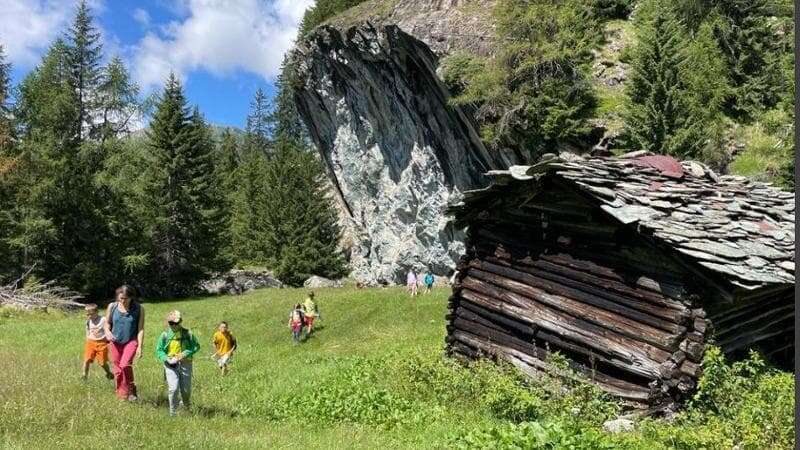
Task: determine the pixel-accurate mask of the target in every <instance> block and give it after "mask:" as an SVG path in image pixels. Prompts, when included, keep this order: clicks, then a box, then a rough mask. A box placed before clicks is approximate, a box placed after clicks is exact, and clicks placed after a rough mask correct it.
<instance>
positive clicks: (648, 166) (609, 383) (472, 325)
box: [447, 152, 794, 407]
mask: <svg viewBox="0 0 800 450" xmlns="http://www.w3.org/2000/svg"><path fill="white" fill-rule="evenodd" d="M488 175H489V176H491V177H493V184H492V185H491V186H489V187H488V188H486V189H482V190H477V191H470V192H467V193H465V194H464V198H463V201H461V202H460V203H458V204H456V205H453V206H452V207H451V209H450V211H449V213H450V214H452V215H453V216H454V217H455V221H456V225H457V226H458V227H459V228H464V227H466V228H467V240H466V253H465V255H463V256H462V258H461V259H460V261H459V263H458V267H457V270H458V272H457V276H456V277H455V283H454V285H453V295H452V297H451V298H450V302H449V312H448V315H447V331H448V333H447V349H448V352H449V353H450V354H452V355H454V356H459V357H467V358H475V357H479V356H488V357H493V358H497V359H503V360H506V361H508V362H511V363H512V364H514V365H515V366H517V367H519V368H520V369H522V370H523V371H525V372H527V373H529V374H531V375H535V374H537V373H539V371H555V370H557V369H556V368H554V367H552V366H551V365H549V364H548V362H547V361H548V360H549V358H548V354H549V353H550V352H556V351H558V352H560V353H562V354H563V355H565V356H566V357H567V358H568V360H569V361H570V364H571V365H572V367H573V368H574V369H576V370H577V371H578V372H581V373H583V374H585V375H586V376H587V377H589V378H590V379H591V380H592V381H593V382H594V383H595V384H597V385H598V386H599V387H601V388H602V389H604V390H605V391H607V392H609V393H611V394H613V395H615V396H617V397H619V398H621V399H624V400H626V401H628V402H630V403H632V404H633V405H635V406H640V407H663V406H665V405H674V404H675V403H676V402H679V401H681V399H683V398H685V397H686V396H687V394H689V393H691V391H692V390H693V389H694V388H695V386H696V380H697V377H698V376H699V374H700V370H701V360H702V357H703V353H704V350H705V347H706V345H707V344H709V343H712V344H714V345H717V346H719V347H721V348H722V349H723V351H724V352H725V353H726V354H727V355H729V356H732V357H734V358H735V357H739V356H741V355H743V354H746V353H747V350H748V349H750V348H757V349H759V350H761V351H762V352H763V354H764V355H766V356H767V357H770V358H772V359H774V360H776V361H778V362H779V363H784V364H786V363H792V361H793V352H794V194H793V193H790V192H785V191H782V190H779V189H777V188H774V187H771V186H769V185H766V184H763V183H758V182H754V181H750V180H748V179H746V178H744V177H736V176H717V175H716V174H715V173H714V172H712V171H711V170H709V169H708V168H707V167H705V166H703V165H701V164H699V163H696V162H682V163H681V162H678V161H676V160H675V159H672V158H670V157H667V156H659V155H649V154H643V153H642V152H637V153H632V154H629V155H625V156H623V157H621V158H600V157H586V158H579V157H574V156H573V157H570V158H566V157H565V156H564V157H561V158H559V157H555V156H552V157H551V158H549V159H547V160H545V161H543V162H541V163H539V164H537V165H534V166H514V167H511V168H510V169H509V170H507V171H492V172H489V173H488Z"/></svg>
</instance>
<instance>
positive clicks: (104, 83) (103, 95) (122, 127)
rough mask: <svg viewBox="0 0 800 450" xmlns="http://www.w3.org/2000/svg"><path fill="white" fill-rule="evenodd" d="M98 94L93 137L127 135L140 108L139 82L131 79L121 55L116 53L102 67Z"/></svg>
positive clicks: (102, 139)
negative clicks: (137, 83)
mask: <svg viewBox="0 0 800 450" xmlns="http://www.w3.org/2000/svg"><path fill="white" fill-rule="evenodd" d="M96 96H97V106H98V109H99V111H98V114H99V117H97V119H98V122H97V124H96V127H95V129H94V136H92V137H95V138H99V139H100V140H101V141H102V142H105V141H107V140H108V139H111V138H115V137H119V136H124V135H128V134H129V133H130V130H131V126H132V125H133V124H132V121H133V120H134V118H135V115H136V114H137V112H138V111H139V101H138V97H139V86H137V85H136V83H134V82H133V81H132V80H131V77H130V74H129V73H128V69H127V68H126V67H125V64H124V63H123V62H122V60H121V59H120V58H119V57H114V58H113V59H112V60H111V61H110V62H109V63H108V65H107V66H106V67H104V68H103V70H102V73H101V76H100V79H99V84H98V86H97V91H96Z"/></svg>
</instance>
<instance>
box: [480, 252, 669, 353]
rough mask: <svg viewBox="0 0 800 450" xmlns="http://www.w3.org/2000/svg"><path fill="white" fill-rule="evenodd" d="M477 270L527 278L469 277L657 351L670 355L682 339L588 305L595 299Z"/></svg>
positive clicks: (541, 284)
mask: <svg viewBox="0 0 800 450" xmlns="http://www.w3.org/2000/svg"><path fill="white" fill-rule="evenodd" d="M476 266H478V267H486V268H487V269H491V270H494V271H496V272H505V273H507V274H508V275H509V276H517V277H518V278H525V279H526V283H521V282H518V281H515V280H513V279H508V278H505V277H503V276H500V275H497V274H494V273H490V272H486V271H483V270H479V269H471V270H470V273H469V276H470V277H471V278H473V277H474V278H477V279H479V280H482V281H485V282H488V283H492V284H493V285H495V286H498V287H501V288H503V289H506V290H508V291H510V292H514V293H516V294H519V295H524V296H525V297H526V298H528V299H531V300H535V301H537V302H539V303H542V304H544V305H548V306H550V307H552V308H555V309H557V310H560V311H563V312H565V313H567V314H570V315H571V316H573V317H576V318H577V317H581V318H583V320H585V321H589V322H592V323H594V324H595V325H597V326H600V327H603V328H607V329H609V330H612V331H614V332H616V333H618V334H620V335H622V336H626V337H629V338H631V339H635V340H638V341H643V342H647V343H650V344H652V345H654V346H656V347H659V348H662V349H664V350H667V351H669V352H670V353H671V352H672V351H674V350H675V349H676V348H675V347H676V345H677V343H678V341H679V339H680V335H675V334H670V333H668V332H666V331H663V330H659V329H657V328H654V327H651V326H649V325H645V324H642V323H639V322H636V321H635V320H632V319H629V318H628V317H625V316H622V315H618V314H613V313H612V312H609V311H607V310H604V309H601V308H598V307H595V306H592V304H591V303H589V301H592V302H594V303H598V302H599V301H595V300H594V299H590V300H588V301H587V302H583V301H578V300H574V299H572V298H569V297H567V296H563V295H556V294H549V293H547V292H545V291H544V290H543V289H541V288H539V287H538V286H536V287H535V286H533V285H532V284H533V283H536V284H538V285H539V286H548V285H547V284H546V283H539V282H538V281H537V280H533V279H530V278H528V277H526V276H524V275H518V274H514V273H512V272H514V271H513V269H506V268H499V267H498V266H494V265H492V264H488V263H480V265H478V264H476ZM474 267H475V266H474ZM550 287H551V289H552V290H556V287H555V286H550ZM567 292H568V294H572V295H576V296H577V295H580V294H579V293H576V292H571V291H567ZM584 299H586V296H582V298H581V299H580V300H584Z"/></svg>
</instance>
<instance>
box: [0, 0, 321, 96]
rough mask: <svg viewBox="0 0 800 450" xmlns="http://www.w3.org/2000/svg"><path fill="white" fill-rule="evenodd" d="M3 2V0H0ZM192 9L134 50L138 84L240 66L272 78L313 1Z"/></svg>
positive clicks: (202, 1)
mask: <svg viewBox="0 0 800 450" xmlns="http://www.w3.org/2000/svg"><path fill="white" fill-rule="evenodd" d="M0 1H2V0H0ZM183 3H185V7H186V11H187V14H186V15H185V17H183V18H181V19H180V20H176V21H173V22H170V23H169V24H167V25H165V26H163V27H162V28H161V30H160V31H159V32H156V31H151V32H149V33H147V35H146V36H145V37H144V38H142V40H141V41H140V42H139V43H138V45H137V46H136V49H135V51H134V58H133V59H134V61H133V68H134V70H133V72H134V74H135V78H136V80H137V81H138V82H139V84H140V85H141V86H142V87H143V88H145V89H149V88H152V87H154V86H160V85H161V84H162V83H163V82H164V80H165V79H166V77H167V75H168V74H169V72H170V71H174V72H176V73H177V74H178V75H180V76H182V77H185V76H186V74H187V73H188V72H191V71H194V70H207V71H209V72H211V73H213V74H215V75H220V76H224V75H227V74H231V73H233V72H235V71H237V70H243V71H246V72H250V73H254V74H257V75H260V76H262V77H264V78H272V77H274V76H275V75H277V73H278V69H279V67H280V63H281V60H282V59H283V54H284V53H285V52H286V51H287V50H288V49H289V48H290V46H291V44H292V41H293V39H294V38H295V36H296V34H297V25H298V24H299V22H300V19H301V18H302V16H303V12H304V11H305V10H306V8H308V7H309V6H311V5H312V4H313V0H266V1H265V0H184V1H183Z"/></svg>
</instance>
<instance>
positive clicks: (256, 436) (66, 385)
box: [0, 289, 447, 448]
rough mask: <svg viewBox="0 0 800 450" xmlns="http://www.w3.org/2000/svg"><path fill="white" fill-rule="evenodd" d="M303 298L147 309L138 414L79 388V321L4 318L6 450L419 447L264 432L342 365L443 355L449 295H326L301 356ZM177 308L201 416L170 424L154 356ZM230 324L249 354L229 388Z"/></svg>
mask: <svg viewBox="0 0 800 450" xmlns="http://www.w3.org/2000/svg"><path fill="white" fill-rule="evenodd" d="M303 295H304V292H303V291H301V290H262V291H258V292H255V293H251V294H247V295H244V296H241V297H221V298H214V299H192V300H186V301H181V302H172V303H148V304H146V306H145V309H146V312H147V317H148V320H147V324H146V333H145V340H146V342H145V350H146V352H145V355H144V357H143V358H142V360H140V361H139V362H137V363H136V366H135V370H136V377H137V384H138V386H139V389H140V395H141V397H142V400H143V402H142V404H139V405H129V404H121V403H119V402H118V401H117V400H116V399H115V397H114V394H113V389H112V385H111V384H110V383H111V382H109V381H106V380H105V379H104V378H102V376H101V371H100V370H99V369H98V368H96V367H95V366H93V367H92V372H91V373H90V378H91V379H90V381H89V382H88V383H87V384H84V383H83V382H81V381H80V380H79V371H80V364H81V361H80V359H81V352H82V345H83V328H82V326H83V325H82V324H83V321H82V319H81V316H60V315H49V316H40V315H32V316H30V317H29V318H25V320H20V319H17V318H10V319H9V318H6V319H1V318H0V361H3V370H0V443H1V444H2V445H0V447H7V448H31V447H37V448H43V447H56V446H58V447H61V448H84V447H86V446H87V445H91V446H92V447H97V448H107V447H111V446H112V445H113V446H115V447H122V448H134V447H141V446H146V447H150V446H156V445H170V446H177V447H190V446H195V447H200V448H210V447H217V448H254V447H257V448H376V447H387V448H395V447H407V446H413V445H414V444H413V442H409V441H408V440H407V439H401V435H400V434H399V433H395V434H392V433H383V432H376V431H374V430H371V429H368V428H365V427H360V426H356V425H353V426H350V425H332V426H331V425H325V426H320V425H317V424H297V423H286V422H281V421H267V420H268V410H269V406H268V405H269V403H270V398H271V397H272V396H279V395H283V394H285V393H287V392H298V393H300V392H302V391H304V390H307V389H311V388H312V387H313V384H314V380H315V379H319V378H320V377H323V376H324V375H325V374H326V373H330V372H331V371H335V370H337V366H338V365H339V364H340V363H341V361H340V359H339V358H337V357H339V356H355V355H358V356H364V357H376V356H379V355H383V354H386V353H388V352H391V351H393V350H398V351H402V350H405V349H409V348H413V347H418V346H423V347H425V348H429V349H430V351H439V350H440V349H441V347H442V344H443V336H444V329H443V325H442V323H443V321H442V320H441V318H442V317H443V314H444V311H445V298H446V295H447V294H446V292H445V290H444V289H438V290H437V291H436V292H435V293H434V294H433V295H429V296H421V297H420V298H419V300H417V301H415V302H412V301H409V300H408V298H407V297H406V296H405V295H403V293H402V291H401V290H399V289H387V290H364V291H355V290H351V289H340V290H329V291H326V290H320V291H319V292H318V298H319V304H320V309H321V311H322V314H323V318H324V321H322V322H320V324H321V325H322V327H321V328H320V330H319V333H318V335H317V336H315V337H313V338H312V339H310V340H309V341H308V342H307V343H305V344H304V345H301V346H299V347H294V346H292V344H291V338H290V332H289V330H288V329H287V328H286V325H285V319H286V317H287V315H288V311H289V310H290V309H291V306H292V305H293V303H294V302H297V301H300V300H301V299H302V297H303ZM172 308H179V309H181V311H182V312H183V313H184V316H185V317H186V319H185V322H186V325H187V326H188V327H190V328H191V329H193V330H194V331H195V333H197V335H198V337H199V339H200V341H201V346H202V349H201V351H200V353H199V356H198V357H197V358H196V361H195V378H194V382H195V385H194V386H195V387H194V401H195V405H196V406H197V408H198V411H197V414H195V415H193V416H184V417H180V418H178V419H177V420H170V419H169V418H168V417H167V414H166V413H167V410H166V405H165V401H166V398H165V395H164V391H165V388H164V386H163V383H162V371H161V370H160V367H159V364H158V362H157V361H156V359H155V356H154V355H153V353H154V350H153V347H154V340H155V338H156V337H157V335H158V333H160V331H161V330H162V328H163V317H164V316H165V314H166V312H167V311H168V310H170V309H172ZM223 319H224V320H227V321H229V322H230V324H231V327H232V331H233V332H234V333H235V334H236V336H237V338H238V340H239V342H240V349H239V351H238V353H237V354H236V356H235V360H234V364H233V372H232V373H231V374H230V376H229V377H228V378H226V379H222V378H220V377H219V376H218V374H217V373H216V371H215V367H214V365H213V362H212V361H211V360H210V358H209V357H208V355H209V354H210V353H211V351H210V344H209V343H208V341H209V339H210V337H211V333H212V331H213V327H214V325H215V324H216V323H217V322H218V321H220V320H223ZM87 405H90V407H88V408H87ZM439 428H440V427H439V426H438V425H431V427H430V428H429V429H426V430H416V431H415V433H419V436H417V439H421V440H422V441H423V442H424V441H425V439H434V436H432V435H431V434H434V435H435V434H439V433H440V432H441V429H439ZM445 428H446V426H445ZM418 442H419V441H418Z"/></svg>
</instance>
